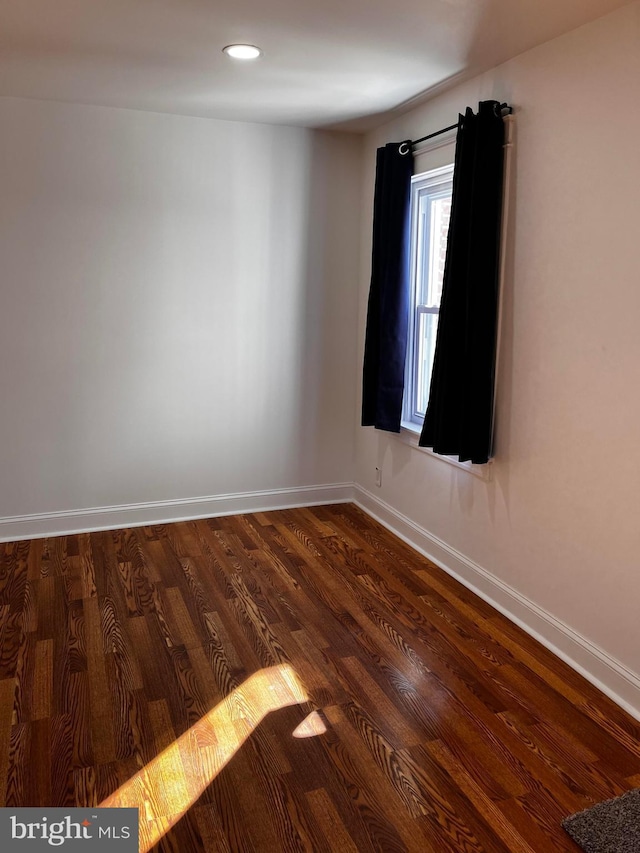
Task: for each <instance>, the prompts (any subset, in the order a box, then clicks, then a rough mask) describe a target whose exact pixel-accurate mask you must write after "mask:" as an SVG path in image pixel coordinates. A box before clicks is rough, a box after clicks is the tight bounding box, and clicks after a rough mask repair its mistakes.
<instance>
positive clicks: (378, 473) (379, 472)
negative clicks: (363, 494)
mask: <svg viewBox="0 0 640 853" xmlns="http://www.w3.org/2000/svg"><path fill="white" fill-rule="evenodd" d="M381 485H382V468H376V486H378V487H380V486H381Z"/></svg>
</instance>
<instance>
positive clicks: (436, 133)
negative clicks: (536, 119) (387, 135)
mask: <svg viewBox="0 0 640 853" xmlns="http://www.w3.org/2000/svg"><path fill="white" fill-rule="evenodd" d="M500 109H501V111H502V112H503V113H504V112H505V111H506V114H507V115H511V113H512V112H513V107H510V106H509V104H500ZM459 124H460V122H459V121H457V122H456V123H455V124H450V125H449V127H443V128H442V130H436V131H434V132H433V133H428V134H427V135H426V136H421V137H420V139H414V140H411V139H407V140H406V141H405V142H401V143H400V147H399V149H398V150H399V152H400V154H408V153H409V151H410V149H411V148H415V146H416V145H419V144H420V143H421V142H426V141H427V139H433V137H434V136H440V135H441V134H443V133H447V132H448V131H449V130H454V129H455V128H456V127H458V126H459ZM404 146H406V149H405V150H403V148H404Z"/></svg>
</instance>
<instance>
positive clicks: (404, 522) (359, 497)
mask: <svg viewBox="0 0 640 853" xmlns="http://www.w3.org/2000/svg"><path fill="white" fill-rule="evenodd" d="M354 492H355V503H356V504H357V505H358V506H359V507H360V509H362V510H364V512H366V513H367V514H368V515H370V516H371V517H372V518H375V519H376V520H377V521H379V522H380V523H381V524H383V525H384V526H385V527H386V528H388V529H389V530H391V531H392V532H393V533H395V534H396V535H397V536H399V537H400V538H401V539H403V540H404V541H405V542H407V543H408V544H409V545H411V546H412V547H413V548H415V549H416V551H419V552H420V553H421V554H424V556H425V557H428V558H429V559H430V560H432V561H433V562H434V563H436V565H438V566H440V568H442V569H443V570H444V571H446V572H447V573H448V574H450V575H451V576H452V577H454V578H455V579H456V580H458V581H460V583H462V584H464V586H466V587H467V588H468V589H470V590H471V591H472V592H475V593H476V594H477V595H479V596H480V598H482V599H484V601H486V602H487V603H488V604H490V605H491V606H492V607H495V608H496V610H499V611H500V613H502V614H503V615H504V616H506V617H507V618H508V619H510V620H511V621H512V622H515V623H516V625H519V626H520V627H521V628H522V629H523V630H525V631H526V632H527V633H528V634H530V635H531V636H532V637H535V638H536V640H538V641H539V642H540V643H542V645H543V646H546V648H548V649H549V650H550V651H551V652H553V653H554V654H555V655H557V656H558V657H559V658H561V659H562V660H563V661H565V663H567V664H569V666H570V667H572V668H573V669H575V670H576V671H577V672H579V673H580V674H581V675H583V676H584V677H585V678H586V679H587V681H590V682H591V684H593V685H595V687H597V688H598V689H599V690H602V692H603V693H606V695H607V696H609V697H610V698H611V699H613V701H614V702H615V703H616V704H618V705H620V706H621V707H622V708H624V709H625V711H627V712H628V713H629V714H631V716H633V717H635V719H637V720H640V675H639V674H638V673H636V672H633V671H632V670H630V669H628V667H626V666H625V665H624V664H622V663H621V662H620V661H618V660H616V659H615V658H613V657H611V656H610V655H609V654H608V653H607V652H605V651H604V649H601V648H600V647H599V646H597V645H595V643H592V642H591V641H590V640H588V639H587V638H586V637H584V636H582V635H581V634H579V633H578V632H577V631H574V630H573V629H572V628H570V627H569V625H566V624H565V623H564V622H562V621H561V620H560V619H557V618H556V617H555V616H553V615H552V614H551V613H549V612H548V611H546V610H544V609H543V608H542V607H539V606H538V605H537V604H535V602H533V601H531V600H530V599H529V598H527V597H526V596H524V595H522V594H521V593H519V592H518V591H517V590H515V589H513V587H510V586H509V585H508V584H506V583H504V582H503V581H501V580H500V579H499V578H497V577H495V575H492V574H491V572H489V571H487V570H486V569H484V568H482V566H479V565H478V564H477V563H474V562H473V560H470V559H469V558H468V557H465V556H464V554H461V553H460V552H459V551H456V550H455V549H454V548H452V547H451V546H450V545H447V544H446V542H443V541H442V540H441V539H438V537H437V536H434V535H433V534H432V533H429V531H428V530H426V529H425V528H423V527H421V526H420V525H418V524H416V523H415V522H414V521H412V520H411V519H410V518H407V516H405V515H403V514H402V513H400V512H398V511H397V510H396V509H394V508H393V507H392V506H390V505H389V504H387V503H385V502H384V501H382V500H380V498H378V497H376V496H375V495H373V494H371V492H369V491H367V490H366V489H363V488H362V487H361V486H358V485H355V486H354Z"/></svg>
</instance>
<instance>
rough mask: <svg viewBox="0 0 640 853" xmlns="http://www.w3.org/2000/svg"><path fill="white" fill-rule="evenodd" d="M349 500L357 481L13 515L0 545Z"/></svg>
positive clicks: (1, 529)
mask: <svg viewBox="0 0 640 853" xmlns="http://www.w3.org/2000/svg"><path fill="white" fill-rule="evenodd" d="M351 500H353V483H330V484H328V485H322V486H298V487H294V488H291V489H271V490H269V491H259V492H240V493H238V494H230V495H213V496H210V497H202V498H188V499H186V500H176V501H156V502H154V503H140V504H124V505H122V506H103V507H95V508H92V509H78V510H71V511H70V512H45V513H41V514H39V515H23V516H11V517H9V518H0V542H13V541H16V540H18V539H39V538H42V537H44V536H65V535H68V534H72V533H87V532H91V531H95V530H113V529H115V528H118V527H141V526H142V525H145V524H168V523H170V522H172V521H187V520H191V519H194V518H213V517H214V516H219V515H235V514H237V513H243V512H262V511H266V510H270V509H290V508H291V507H301V506H317V505H318V504H335V503H345V502H347V501H351Z"/></svg>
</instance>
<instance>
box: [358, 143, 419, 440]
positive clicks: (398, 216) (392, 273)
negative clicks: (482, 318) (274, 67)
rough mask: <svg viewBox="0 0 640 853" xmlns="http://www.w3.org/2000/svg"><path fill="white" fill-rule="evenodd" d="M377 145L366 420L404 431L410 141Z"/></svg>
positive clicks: (364, 402) (364, 399)
mask: <svg viewBox="0 0 640 853" xmlns="http://www.w3.org/2000/svg"><path fill="white" fill-rule="evenodd" d="M399 149H400V143H398V142H393V143H389V144H388V145H386V146H385V147H384V148H378V152H377V160H376V184H375V198H374V206H373V250H372V260H371V288H370V290H369V307H368V312H367V330H366V337H365V347H364V368H363V381H362V425H363V426H374V427H376V429H384V430H389V431H390V432H400V419H401V416H402V394H403V391H404V362H405V354H406V350H407V325H408V321H409V281H408V277H409V204H410V201H411V174H412V171H413V155H412V153H411V146H410V145H404V146H403V150H407V153H405V154H401V153H400V151H399Z"/></svg>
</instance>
